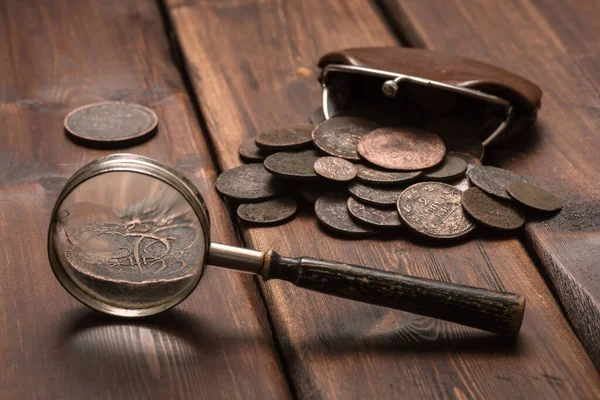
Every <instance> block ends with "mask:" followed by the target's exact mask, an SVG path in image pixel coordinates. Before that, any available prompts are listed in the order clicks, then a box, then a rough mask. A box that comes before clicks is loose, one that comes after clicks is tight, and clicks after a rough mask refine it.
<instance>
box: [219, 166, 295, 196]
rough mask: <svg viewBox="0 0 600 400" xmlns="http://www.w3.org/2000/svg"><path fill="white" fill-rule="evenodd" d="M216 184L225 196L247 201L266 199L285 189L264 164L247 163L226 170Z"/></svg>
mask: <svg viewBox="0 0 600 400" xmlns="http://www.w3.org/2000/svg"><path fill="white" fill-rule="evenodd" d="M215 186H216V188H217V190H218V191H219V193H221V194H222V195H224V196H227V197H230V198H232V199H236V200H246V201H249V200H254V201H257V200H266V199H269V198H271V197H275V196H277V195H278V194H280V193H282V192H283V189H284V188H283V186H282V185H281V182H278V181H277V180H276V178H275V177H274V176H273V175H271V174H270V173H269V172H268V171H267V170H266V169H265V168H264V166H263V165H262V164H247V165H242V166H239V167H236V168H233V169H230V170H228V171H225V172H223V173H222V174H221V175H219V177H218V178H217V181H216V182H215Z"/></svg>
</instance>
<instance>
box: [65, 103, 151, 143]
mask: <svg viewBox="0 0 600 400" xmlns="http://www.w3.org/2000/svg"><path fill="white" fill-rule="evenodd" d="M157 124H158V117H157V116H156V114H155V113H154V111H152V110H151V109H149V108H147V107H144V106H141V105H139V104H133V103H124V102H103V103H95V104H88V105H86V106H83V107H79V108H76V109H75V110H73V111H71V112H70V113H69V114H68V115H67V117H66V118H65V121H64V125H65V129H66V131H67V132H68V133H69V135H70V137H71V139H73V140H74V141H76V142H81V143H83V144H90V145H94V146H97V147H122V146H129V145H133V144H137V143H140V142H142V141H143V140H146V139H148V138H149V137H150V134H151V133H154V131H155V128H156V125H157Z"/></svg>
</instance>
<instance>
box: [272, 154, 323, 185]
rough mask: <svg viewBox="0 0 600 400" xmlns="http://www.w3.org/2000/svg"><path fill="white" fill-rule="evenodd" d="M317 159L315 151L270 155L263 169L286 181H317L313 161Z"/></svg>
mask: <svg viewBox="0 0 600 400" xmlns="http://www.w3.org/2000/svg"><path fill="white" fill-rule="evenodd" d="M318 158H319V154H318V153H317V152H316V150H304V151H299V152H279V153H275V154H271V155H270V156H269V157H267V158H266V159H265V161H264V165H265V168H266V169H267V171H269V172H270V173H272V174H274V175H277V176H281V177H284V178H288V179H301V180H311V179H318V178H319V176H318V175H317V173H316V172H315V168H314V165H315V161H317V159H318Z"/></svg>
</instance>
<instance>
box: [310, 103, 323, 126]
mask: <svg viewBox="0 0 600 400" xmlns="http://www.w3.org/2000/svg"><path fill="white" fill-rule="evenodd" d="M321 122H325V114H324V113H323V107H319V108H317V109H316V110H315V111H313V112H312V113H311V114H310V123H311V124H313V125H319V124H320V123H321Z"/></svg>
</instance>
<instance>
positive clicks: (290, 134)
mask: <svg viewBox="0 0 600 400" xmlns="http://www.w3.org/2000/svg"><path fill="white" fill-rule="evenodd" d="M313 129H314V127H313V126H312V125H299V126H290V127H285V128H277V129H271V130H269V131H266V132H262V133H260V134H259V135H258V136H257V137H256V145H257V146H258V147H260V148H261V149H267V150H275V151H281V150H301V149H306V148H311V147H312V136H311V134H312V131H313Z"/></svg>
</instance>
